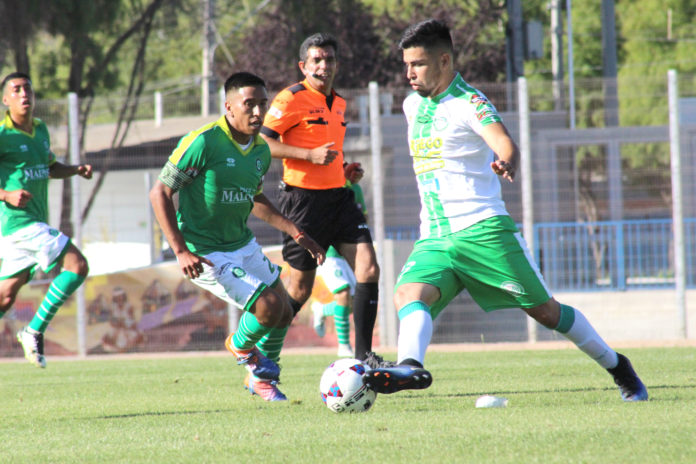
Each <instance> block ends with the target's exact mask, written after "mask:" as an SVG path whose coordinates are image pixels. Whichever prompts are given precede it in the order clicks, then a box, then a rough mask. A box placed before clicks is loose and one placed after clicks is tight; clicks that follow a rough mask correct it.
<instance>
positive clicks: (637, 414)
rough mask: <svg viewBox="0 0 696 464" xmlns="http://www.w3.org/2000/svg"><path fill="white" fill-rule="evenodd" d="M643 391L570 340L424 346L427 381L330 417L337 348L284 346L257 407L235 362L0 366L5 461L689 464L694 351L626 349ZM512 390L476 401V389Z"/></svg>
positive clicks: (695, 398) (695, 400) (693, 444)
mask: <svg viewBox="0 0 696 464" xmlns="http://www.w3.org/2000/svg"><path fill="white" fill-rule="evenodd" d="M623 352H624V353H625V354H627V355H628V356H629V357H630V358H631V359H632V361H633V364H634V366H635V367H636V370H637V371H638V372H639V374H640V375H641V377H642V378H643V380H644V382H645V383H646V385H647V386H648V389H649V392H650V401H648V402H644V403H637V404H627V403H623V402H622V401H621V400H620V397H619V393H618V390H617V389H616V388H615V387H614V386H613V383H612V381H611V378H610V377H609V375H608V374H607V373H606V372H604V371H603V370H602V369H600V368H599V367H598V366H597V365H596V364H594V363H593V362H592V361H590V360H589V359H588V358H586V357H585V356H584V355H582V354H581V353H580V352H579V351H577V350H572V349H561V350H551V351H486V352H461V353H442V352H433V353H429V354H428V358H427V363H428V368H429V369H430V370H431V372H432V374H433V378H434V382H433V385H432V386H431V387H430V388H429V389H427V390H421V391H416V392H400V393H396V394H393V395H379V396H378V397H377V401H376V403H375V405H374V407H373V408H372V409H371V410H370V411H368V412H367V413H363V414H352V415H348V414H346V415H343V414H334V413H332V412H330V411H329V410H328V409H326V408H325V406H324V405H323V403H322V401H321V399H320V398H319V393H318V384H319V378H320V376H321V373H322V371H323V369H324V367H325V366H327V365H328V364H329V363H330V362H331V361H332V360H333V357H332V356H329V355H316V354H315V355H297V354H295V355H285V356H284V357H283V359H282V364H283V373H282V380H283V383H282V385H281V387H282V388H281V389H282V390H283V391H284V393H286V394H287V396H288V398H289V399H290V401H288V402H284V403H270V404H269V403H265V402H263V401H262V400H260V399H259V398H258V397H251V396H249V395H248V393H246V391H244V390H243V388H242V387H241V383H242V379H243V376H244V369H243V368H241V367H239V366H237V365H236V364H235V363H234V361H233V360H232V358H231V357H218V356H214V357H183V358H167V359H162V358H158V359H145V360H143V359H126V360H124V359H107V360H85V361H65V360H59V359H57V358H55V357H53V358H50V357H49V359H48V361H49V365H48V368H47V369H45V370H40V369H37V368H35V367H33V366H31V365H30V364H28V363H24V362H22V363H19V362H17V363H15V362H9V363H2V364H0V392H1V398H2V402H1V403H0V436H2V439H1V440H0V462H2V463H24V462H26V463H33V464H36V463H83V462H89V463H97V462H98V463H105V462H108V463H189V462H191V463H222V462H229V463H240V462H247V463H254V462H256V463H361V464H366V463H373V462H375V463H385V464H386V463H449V462H456V463H460V462H462V463H468V462H471V463H693V462H695V461H696V439H695V438H694V437H696V418H695V417H694V416H695V415H696V348H641V349H627V350H623ZM483 394H494V395H499V396H504V397H506V398H508V400H509V405H508V407H507V408H504V409H476V408H475V407H474V403H475V401H476V398H477V397H478V396H480V395H483Z"/></svg>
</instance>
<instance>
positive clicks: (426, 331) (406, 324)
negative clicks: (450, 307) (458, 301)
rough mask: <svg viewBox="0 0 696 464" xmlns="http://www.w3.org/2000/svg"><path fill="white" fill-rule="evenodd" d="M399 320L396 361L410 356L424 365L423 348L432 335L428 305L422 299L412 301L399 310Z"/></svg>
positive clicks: (398, 361) (426, 346)
mask: <svg viewBox="0 0 696 464" xmlns="http://www.w3.org/2000/svg"><path fill="white" fill-rule="evenodd" d="M399 321H400V325H399V340H398V348H399V351H398V355H397V363H400V362H401V361H403V360H404V359H408V358H411V359H415V360H416V361H418V362H419V363H421V365H424V364H425V363H424V360H425V350H426V349H427V348H428V345H429V344H430V339H431V338H432V336H433V318H432V316H431V315H430V307H429V306H428V305H426V304H425V303H423V302H422V301H412V302H411V303H408V304H407V305H405V306H404V307H403V308H401V309H400V310H399Z"/></svg>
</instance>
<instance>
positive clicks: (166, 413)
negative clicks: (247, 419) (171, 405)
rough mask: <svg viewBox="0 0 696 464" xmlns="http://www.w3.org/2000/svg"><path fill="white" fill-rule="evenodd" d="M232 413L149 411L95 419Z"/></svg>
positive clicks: (228, 410)
mask: <svg viewBox="0 0 696 464" xmlns="http://www.w3.org/2000/svg"><path fill="white" fill-rule="evenodd" d="M232 411H233V409H210V410H207V411H149V412H134V413H130V414H110V415H107V416H97V417H96V418H95V419H130V418H133V417H157V416H188V415H195V414H220V413H228V412H232Z"/></svg>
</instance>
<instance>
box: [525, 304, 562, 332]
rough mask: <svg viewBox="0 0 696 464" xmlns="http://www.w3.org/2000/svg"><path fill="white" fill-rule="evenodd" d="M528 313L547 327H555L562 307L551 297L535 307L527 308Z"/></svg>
mask: <svg viewBox="0 0 696 464" xmlns="http://www.w3.org/2000/svg"><path fill="white" fill-rule="evenodd" d="M525 311H526V312H527V314H528V315H529V316H530V317H532V318H533V319H534V320H535V321H537V322H538V323H539V324H541V325H543V326H544V327H546V328H547V329H555V328H556V327H557V326H558V321H559V319H560V307H559V305H558V303H557V302H556V301H555V300H554V299H551V300H549V301H547V302H546V303H544V304H542V305H539V306H537V307H534V308H529V309H525Z"/></svg>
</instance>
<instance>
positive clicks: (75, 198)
mask: <svg viewBox="0 0 696 464" xmlns="http://www.w3.org/2000/svg"><path fill="white" fill-rule="evenodd" d="M79 114H80V107H79V104H78V99H77V94H76V93H74V92H70V93H69V94H68V137H69V142H68V145H69V147H70V164H72V165H77V164H80V122H79V121H80V118H79ZM70 185H71V187H72V219H73V236H72V242H73V243H74V244H75V246H76V247H77V248H80V249H81V248H82V214H81V212H82V204H81V201H80V177H79V176H73V177H72V178H71V179H70ZM75 299H76V303H77V320H76V324H77V354H78V355H79V356H81V357H84V356H86V355H87V333H86V330H87V317H86V309H85V308H86V304H85V286H84V285H80V287H79V288H78V289H77V291H76V292H75Z"/></svg>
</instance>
